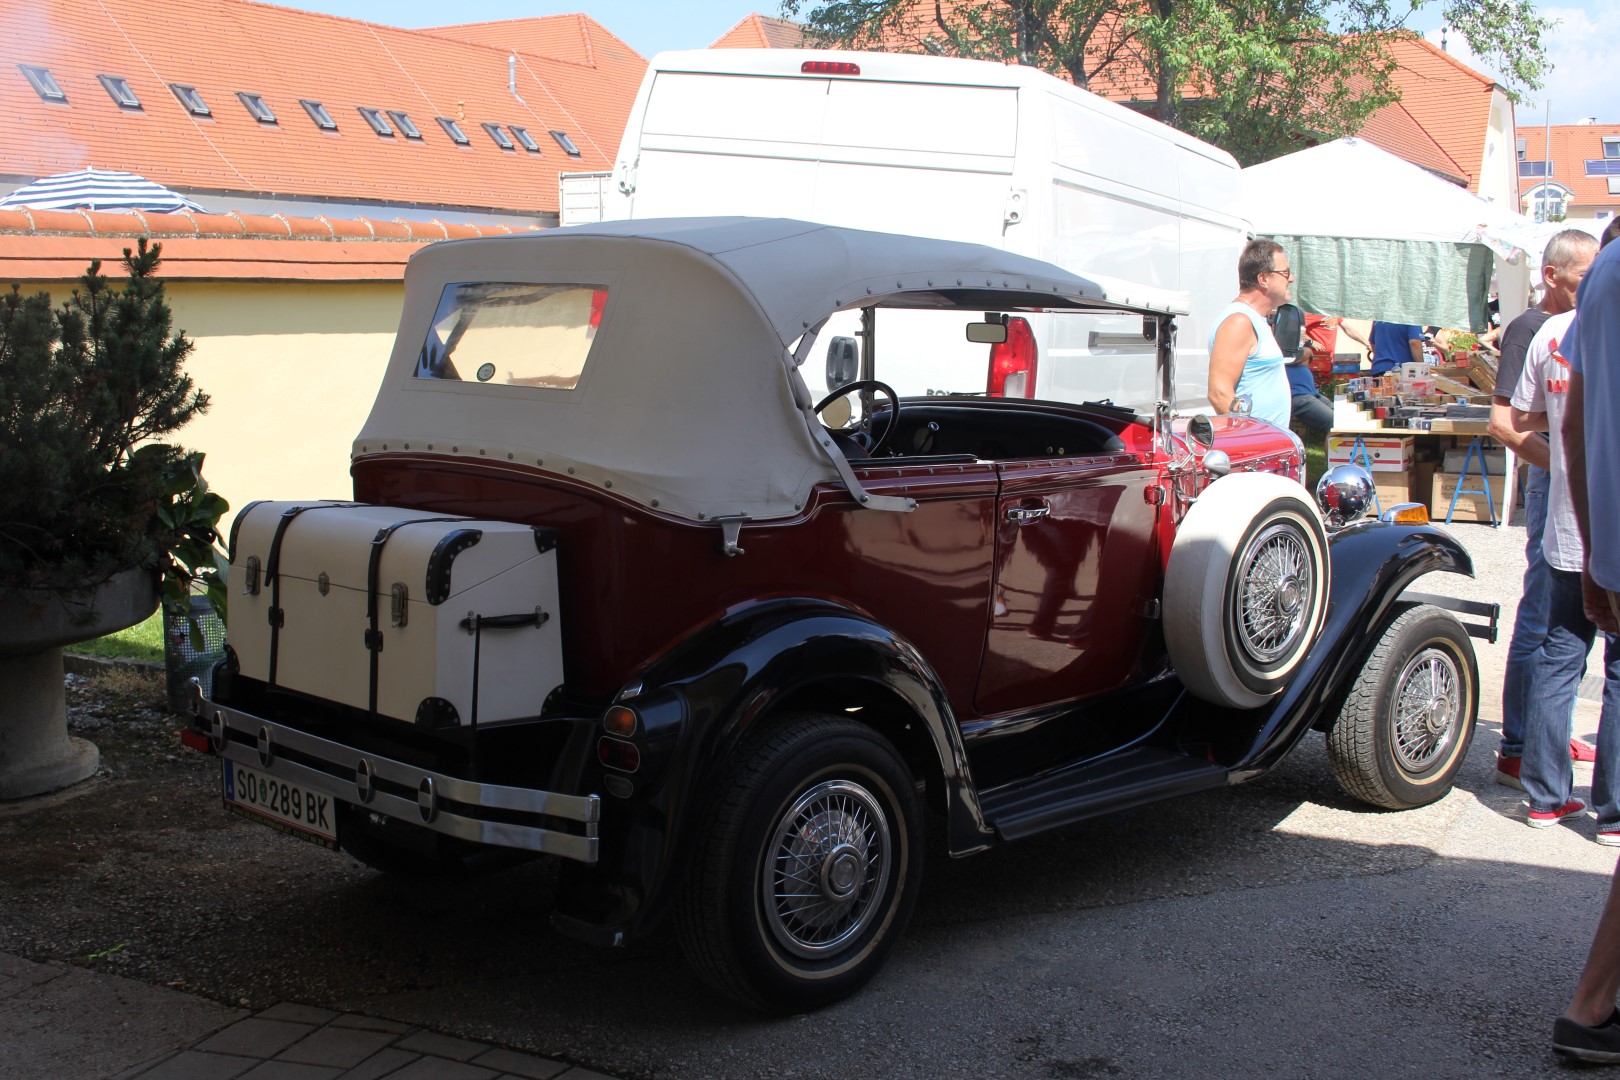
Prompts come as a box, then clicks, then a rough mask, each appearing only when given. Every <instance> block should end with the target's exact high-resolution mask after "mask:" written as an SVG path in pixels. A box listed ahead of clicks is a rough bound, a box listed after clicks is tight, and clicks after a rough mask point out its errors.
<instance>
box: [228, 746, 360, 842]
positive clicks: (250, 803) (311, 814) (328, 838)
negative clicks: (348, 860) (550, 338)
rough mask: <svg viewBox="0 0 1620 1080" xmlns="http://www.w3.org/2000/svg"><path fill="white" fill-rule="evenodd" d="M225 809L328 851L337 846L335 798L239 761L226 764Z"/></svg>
mask: <svg viewBox="0 0 1620 1080" xmlns="http://www.w3.org/2000/svg"><path fill="white" fill-rule="evenodd" d="M224 795H225V807H226V809H228V810H231V811H234V812H235V813H238V814H241V815H242V816H244V817H248V818H252V819H253V820H255V821H260V822H263V823H265V824H267V825H270V826H273V827H274V828H277V829H280V830H281V831H282V832H287V833H291V834H293V835H294V836H298V837H300V838H301V839H305V840H309V841H312V842H314V843H317V844H322V845H324V846H326V847H336V846H337V814H336V812H335V811H336V808H335V807H334V805H333V802H332V796H330V795H327V794H325V793H323V792H319V791H311V790H310V789H309V788H307V787H304V786H303V785H302V784H294V783H289V782H288V781H286V780H282V779H280V778H278V777H274V776H271V775H270V774H269V773H263V772H260V771H259V770H258V769H253V768H249V767H248V766H246V765H243V764H242V763H241V762H238V761H227V762H225V789H224Z"/></svg>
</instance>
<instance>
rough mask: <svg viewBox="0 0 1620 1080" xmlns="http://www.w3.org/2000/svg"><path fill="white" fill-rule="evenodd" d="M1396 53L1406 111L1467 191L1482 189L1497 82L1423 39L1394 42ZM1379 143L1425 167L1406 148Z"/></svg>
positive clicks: (1397, 75)
mask: <svg viewBox="0 0 1620 1080" xmlns="http://www.w3.org/2000/svg"><path fill="white" fill-rule="evenodd" d="M1391 50H1392V51H1393V52H1394V54H1395V60H1396V63H1397V64H1399V67H1398V68H1397V69H1396V71H1395V84H1396V85H1397V86H1399V87H1400V90H1401V100H1400V104H1401V107H1402V108H1404V109H1405V110H1406V111H1407V112H1408V113H1410V114H1411V116H1412V118H1413V119H1414V120H1416V121H1417V123H1418V124H1419V126H1421V127H1422V128H1423V130H1424V131H1425V132H1427V133H1428V135H1429V136H1430V138H1431V139H1432V141H1433V142H1434V144H1435V145H1436V146H1438V147H1439V148H1440V149H1441V150H1442V151H1444V153H1445V155H1446V156H1447V157H1449V158H1450V159H1451V161H1452V162H1453V163H1454V164H1455V165H1456V166H1457V168H1458V169H1459V170H1461V175H1462V178H1463V179H1464V180H1466V181H1467V183H1468V190H1470V191H1474V192H1477V191H1479V172H1480V168H1481V167H1482V165H1483V163H1484V159H1485V136H1486V134H1487V132H1488V131H1489V130H1490V122H1491V98H1492V91H1493V90H1494V89H1495V86H1496V84H1495V83H1494V82H1492V81H1491V80H1490V79H1489V78H1487V77H1486V76H1484V75H1481V74H1480V73H1479V72H1477V71H1475V70H1474V69H1473V68H1471V67H1469V66H1468V65H1467V64H1464V63H1462V62H1460V61H1459V60H1457V59H1456V58H1454V57H1452V56H1450V55H1448V54H1447V53H1446V52H1444V51H1443V50H1441V49H1439V48H1437V47H1435V46H1434V45H1431V44H1429V43H1428V42H1427V41H1424V40H1423V39H1422V38H1402V39H1399V40H1397V41H1394V42H1392V43H1391ZM1372 141H1374V142H1377V140H1372ZM1379 145H1380V146H1383V147H1384V149H1386V150H1389V151H1390V152H1391V153H1394V154H1399V155H1400V156H1402V157H1407V158H1408V160H1411V161H1413V162H1415V163H1416V164H1419V165H1425V164H1426V163H1425V162H1423V161H1418V160H1417V159H1416V157H1411V156H1409V155H1408V153H1407V148H1406V147H1400V148H1397V147H1395V146H1387V145H1384V144H1383V143H1379ZM1414 152H1417V151H1416V149H1414Z"/></svg>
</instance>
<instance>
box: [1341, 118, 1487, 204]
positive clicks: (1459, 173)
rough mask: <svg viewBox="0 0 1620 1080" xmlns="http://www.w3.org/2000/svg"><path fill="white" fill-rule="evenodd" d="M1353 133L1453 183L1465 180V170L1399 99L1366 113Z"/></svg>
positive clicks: (1466, 178)
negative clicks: (1362, 121) (1357, 129)
mask: <svg viewBox="0 0 1620 1080" xmlns="http://www.w3.org/2000/svg"><path fill="white" fill-rule="evenodd" d="M1357 136H1358V137H1359V138H1362V139H1366V140H1367V141H1368V142H1370V143H1372V144H1373V145H1374V146H1376V147H1378V148H1379V149H1381V150H1387V151H1389V152H1390V153H1391V154H1394V155H1395V156H1396V157H1398V158H1404V159H1405V160H1407V161H1410V162H1411V163H1412V164H1414V165H1417V166H1420V167H1422V168H1425V169H1428V170H1429V171H1430V172H1432V173H1434V174H1436V175H1438V176H1441V177H1443V178H1445V179H1446V180H1449V181H1451V182H1452V183H1454V184H1464V185H1465V184H1467V183H1468V180H1469V176H1468V172H1467V170H1465V169H1464V168H1463V167H1462V166H1461V165H1459V164H1457V163H1456V162H1455V161H1453V160H1452V158H1451V155H1450V154H1448V153H1446V152H1445V150H1444V148H1442V147H1441V146H1440V144H1439V143H1437V142H1435V141H1434V136H1432V135H1430V134H1429V132H1428V129H1427V128H1425V127H1424V126H1423V125H1422V124H1420V123H1418V122H1417V119H1416V118H1415V117H1414V116H1413V115H1412V114H1411V113H1410V112H1409V111H1407V108H1406V106H1405V105H1402V104H1401V103H1400V102H1399V101H1397V102H1394V103H1392V104H1389V105H1385V106H1384V107H1383V108H1381V109H1379V110H1378V111H1376V112H1374V113H1373V114H1372V115H1371V116H1369V117H1368V118H1367V121H1366V123H1364V124H1362V125H1361V130H1360V131H1359V132H1357Z"/></svg>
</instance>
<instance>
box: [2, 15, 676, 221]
mask: <svg viewBox="0 0 1620 1080" xmlns="http://www.w3.org/2000/svg"><path fill="white" fill-rule="evenodd" d="M22 11H24V12H26V17H24V16H23V15H22V14H20V13H17V9H16V8H15V7H12V8H11V12H12V13H8V14H7V15H6V17H5V20H4V22H5V26H6V32H5V33H4V34H0V115H3V116H5V117H6V118H7V121H8V131H7V133H6V138H5V139H4V140H0V176H10V177H15V178H18V179H19V180H28V179H33V178H36V177H38V176H43V175H48V174H51V173H57V172H64V171H67V170H70V169H76V168H82V167H84V166H87V165H95V166H99V167H102V168H119V169H127V170H129V171H131V172H136V173H139V174H141V175H142V176H145V177H147V178H148V179H150V180H154V181H156V182H158V183H160V184H164V185H165V186H168V187H171V188H175V189H177V190H181V191H187V192H247V193H258V194H263V195H266V196H270V195H277V196H281V197H299V196H301V197H314V198H326V199H338V200H350V201H382V202H390V203H402V204H414V205H423V206H437V207H465V208H469V209H484V210H501V211H512V212H518V213H529V214H539V213H554V212H555V211H556V209H557V174H558V172H562V171H566V172H576V171H587V170H594V169H607V168H610V167H611V166H612V162H613V155H614V153H615V151H616V150H617V147H618V142H619V137H620V135H621V134H622V132H623V127H624V119H625V116H626V114H627V112H628V110H629V107H630V103H631V102H632V100H633V99H634V96H635V92H636V89H637V87H638V86H639V84H640V80H641V75H642V71H643V70H644V67H645V64H644V62H643V61H642V60H641V58H640V57H639V56H636V54H635V53H634V51H633V50H630V49H629V48H628V46H624V45H623V44H622V43H621V42H618V40H617V39H616V38H614V37H613V36H612V35H610V34H607V33H606V31H604V30H602V29H601V28H600V27H599V26H597V25H596V24H595V23H593V22H591V21H590V20H589V19H586V18H585V17H584V16H565V17H558V18H555V19H546V20H517V21H516V22H515V23H514V24H511V25H512V26H519V25H520V24H529V23H534V24H545V25H544V29H543V31H542V30H536V32H535V33H534V34H533V35H532V36H530V35H527V34H523V33H518V36H516V37H514V38H513V41H514V42H515V43H525V42H526V43H528V44H529V45H530V46H531V47H532V48H554V49H555V50H556V51H557V52H560V53H562V54H563V55H562V56H561V57H551V56H544V55H538V54H536V53H534V52H530V51H521V50H520V51H519V52H518V53H517V64H516V88H517V95H516V96H514V95H513V93H512V92H511V91H510V90H509V89H508V85H507V74H508V67H507V58H508V56H509V55H512V54H511V53H510V52H509V50H508V47H504V46H503V47H500V48H497V47H494V46H493V45H491V44H479V43H477V42H476V41H474V40H473V39H474V38H479V37H481V36H483V35H484V34H485V32H486V31H487V32H488V33H489V34H491V35H493V34H495V31H494V30H492V29H490V28H492V27H500V26H501V24H481V25H480V26H479V27H471V28H469V27H461V28H455V29H456V30H457V31H458V36H459V38H460V40H458V37H457V36H452V35H447V34H446V32H445V31H443V30H441V31H437V32H427V31H413V30H401V29H396V28H393V27H387V26H380V25H375V24H372V23H365V22H359V21H357V20H353V19H343V18H337V17H334V16H330V15H321V14H315V13H311V12H304V11H295V10H293V9H290V8H282V7H274V6H271V5H268V4H261V3H255V2H252V0H28V2H27V3H26V5H25V6H24V7H23V8H22ZM179 28H184V29H183V32H180V30H179ZM272 42H273V43H274V46H275V47H274V48H273V49H270V48H267V47H266V44H267V43H272ZM18 64H29V65H37V66H40V67H44V68H47V69H49V70H50V71H51V73H52V75H53V76H54V77H55V79H56V81H57V83H58V84H60V86H61V87H62V89H63V90H64V91H65V92H66V95H67V102H66V103H65V104H53V103H48V102H45V101H42V100H41V99H40V97H39V96H38V95H37V94H36V93H35V92H34V90H33V89H32V88H31V87H30V86H29V85H28V83H27V82H26V81H25V80H24V79H23V76H22V74H21V72H20V71H19V70H18V68H17V65H18ZM98 74H106V75H115V76H120V77H122V78H124V79H126V80H128V83H129V86H130V88H131V89H132V90H133V91H134V92H135V94H136V96H137V97H138V98H139V99H140V102H141V105H142V108H140V109H139V110H133V109H122V108H120V107H118V106H117V105H116V104H114V102H113V101H112V99H111V97H110V96H109V95H108V93H107V91H106V90H104V89H103V88H102V86H101V85H100V84H99V82H98V81H97V79H96V76H97V75H98ZM171 83H180V84H184V85H187V86H194V87H195V88H196V89H197V91H198V92H199V93H200V94H201V95H202V97H203V100H204V101H205V102H206V103H207V104H208V106H209V108H210V110H211V112H212V115H211V116H209V117H193V116H192V115H190V114H189V113H188V112H187V111H186V110H185V109H184V108H183V107H182V106H181V105H180V103H179V101H177V100H176V98H175V96H174V94H173V93H172V92H171V91H170V90H169V86H168V84H171ZM238 91H245V92H248V93H253V94H259V95H261V96H262V97H263V98H264V100H265V102H266V103H267V104H268V105H269V106H270V108H271V109H272V110H273V111H274V112H275V114H276V119H277V123H275V124H262V123H260V122H258V121H257V120H255V119H253V117H252V116H251V115H249V113H248V111H247V109H246V108H245V107H244V106H243V104H242V103H241V102H240V101H238V100H237V98H236V94H237V92H238ZM520 98H521V100H520ZM300 99H309V100H314V101H319V102H321V103H323V104H324V105H325V106H326V109H327V110H328V112H330V114H331V115H332V117H333V119H335V120H336V121H337V124H338V130H337V131H335V132H329V131H321V130H320V129H318V128H317V127H316V125H315V124H314V123H313V122H311V120H310V118H309V117H308V116H307V115H305V112H304V110H303V108H302V107H300V105H299V101H300ZM359 106H365V107H368V108H375V109H381V110H390V109H394V110H400V111H403V112H405V113H406V114H408V115H409V117H410V118H411V120H412V121H414V122H415V125H416V127H417V128H418V129H419V130H420V131H421V133H422V138H421V140H414V139H407V138H404V137H403V136H402V135H396V136H395V137H393V138H383V137H379V136H378V135H375V134H373V132H372V131H371V129H370V128H369V127H367V126H366V123H365V121H364V120H363V119H362V118H361V117H360V115H359V114H358V113H357V112H356V111H355V110H356V108H357V107H359ZM438 116H446V117H450V118H452V119H455V120H457V121H458V122H459V123H460V124H461V127H462V129H463V131H464V132H465V133H466V135H467V137H468V138H469V140H470V144H469V145H467V146H458V145H456V144H455V143H453V142H452V141H451V140H450V139H449V138H448V137H447V136H446V135H445V133H444V131H443V130H441V128H440V126H439V125H438V124H437V123H436V122H435V117H438ZM486 122H489V123H497V124H501V125H503V126H505V125H511V124H517V125H520V126H523V127H525V128H527V129H528V130H529V132H530V134H531V135H533V136H534V138H535V139H536V140H537V141H538V142H539V143H540V146H541V153H539V154H533V153H529V152H526V151H524V150H523V149H521V148H519V149H517V150H502V149H500V148H499V147H497V146H496V144H495V143H494V141H492V139H491V138H490V136H489V135H488V134H486V133H485V132H484V131H483V130H482V129H481V128H480V126H479V125H480V124H482V123H486ZM553 128H555V129H558V130H561V131H565V132H567V133H568V134H569V136H570V137H571V138H572V139H573V141H574V143H575V144H576V145H577V147H578V148H579V149H580V151H581V152H582V153H581V155H580V156H579V157H571V156H568V155H566V154H565V153H564V152H563V151H562V149H561V148H560V147H558V146H557V145H556V143H554V142H553V141H552V140H551V138H550V137H549V136H548V135H547V132H548V131H549V130H551V129H553Z"/></svg>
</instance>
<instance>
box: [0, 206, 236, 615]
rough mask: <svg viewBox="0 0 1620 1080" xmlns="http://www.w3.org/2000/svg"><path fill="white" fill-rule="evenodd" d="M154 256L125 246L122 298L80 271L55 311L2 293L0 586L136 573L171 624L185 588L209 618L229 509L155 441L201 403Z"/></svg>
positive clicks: (185, 454)
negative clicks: (158, 594)
mask: <svg viewBox="0 0 1620 1080" xmlns="http://www.w3.org/2000/svg"><path fill="white" fill-rule="evenodd" d="M161 252H162V246H161V245H157V244H154V245H151V246H150V247H148V245H147V242H146V240H145V239H144V238H143V239H141V240H140V241H139V242H138V245H137V249H136V250H135V251H133V252H132V251H130V250H129V249H128V248H125V249H124V267H125V269H126V270H127V271H128V274H129V278H128V281H127V282H126V283H125V284H124V286H123V288H122V289H117V288H114V287H113V286H112V285H111V284H110V283H109V282H108V280H107V278H106V277H104V276H103V275H102V273H101V264H100V262H99V261H97V262H92V263H91V264H90V267H89V269H88V270H87V271H86V272H85V274H84V276H83V277H81V278H80V279H79V282H78V286H77V287H76V288H75V289H74V290H73V295H72V296H71V297H70V298H69V299H68V300H67V302H66V303H64V304H63V305H62V306H61V307H60V308H54V309H53V308H52V306H51V299H50V295H49V294H48V293H44V292H41V293H36V294H33V295H29V296H25V295H23V293H22V290H21V288H20V287H18V286H15V285H14V286H12V289H11V292H10V293H8V294H4V295H0V586H13V587H27V588H55V589H67V588H83V587H88V586H92V585H95V584H98V583H99V582H101V581H104V580H106V579H107V578H108V577H110V576H112V575H113V574H115V573H118V572H119V571H122V570H128V569H136V568H142V567H145V568H150V569H152V570H155V571H157V572H159V573H161V574H162V577H163V598H164V605H165V607H166V608H167V609H168V610H170V611H171V612H173V613H174V614H176V615H186V616H187V617H188V618H189V614H188V613H189V602H188V596H189V594H190V593H191V592H192V591H193V589H194V588H201V589H202V590H204V591H205V592H206V593H207V594H208V597H209V599H210V601H211V602H212V603H213V604H214V606H215V608H216V609H217V610H219V611H220V612H221V613H222V614H223V611H224V602H225V588H224V581H223V578H222V576H221V562H220V559H219V553H218V550H217V547H216V545H217V542H218V532H217V530H216V526H217V524H218V522H219V519H220V517H221V516H222V515H223V514H224V513H225V511H226V510H228V509H229V505H228V504H227V503H226V502H225V500H224V499H223V498H221V497H220V496H219V495H217V494H215V493H213V492H211V491H209V490H208V484H207V482H206V481H205V480H204V479H203V476H202V462H203V455H202V454H200V453H196V452H193V451H187V450H185V449H183V448H182V447H179V446H176V445H173V444H172V443H170V442H167V441H165V440H166V438H167V437H168V436H170V435H172V434H173V433H174V432H176V431H178V430H179V429H180V428H181V427H183V426H185V424H187V423H188V422H189V421H190V420H191V419H192V417H194V416H196V415H197V414H198V413H201V412H204V411H205V410H206V409H207V408H208V395H206V394H204V393H203V392H202V391H200V390H198V389H197V388H196V387H195V386H194V385H193V384H192V381H191V379H190V377H189V376H187V375H186V374H185V372H184V370H183V365H184V362H185V359H186V357H187V356H188V355H189V354H190V352H191V350H192V343H191V342H190V341H189V340H187V339H186V337H185V335H184V333H181V332H176V331H174V330H173V324H172V314H171V312H170V310H169V307H168V304H167V303H166V301H165V299H164V293H163V284H162V282H161V281H159V280H158V278H157V277H156V271H157V267H158V263H159V256H160V254H161ZM192 632H193V634H194V635H196V634H197V633H198V630H197V628H195V627H193V631H192Z"/></svg>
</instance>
